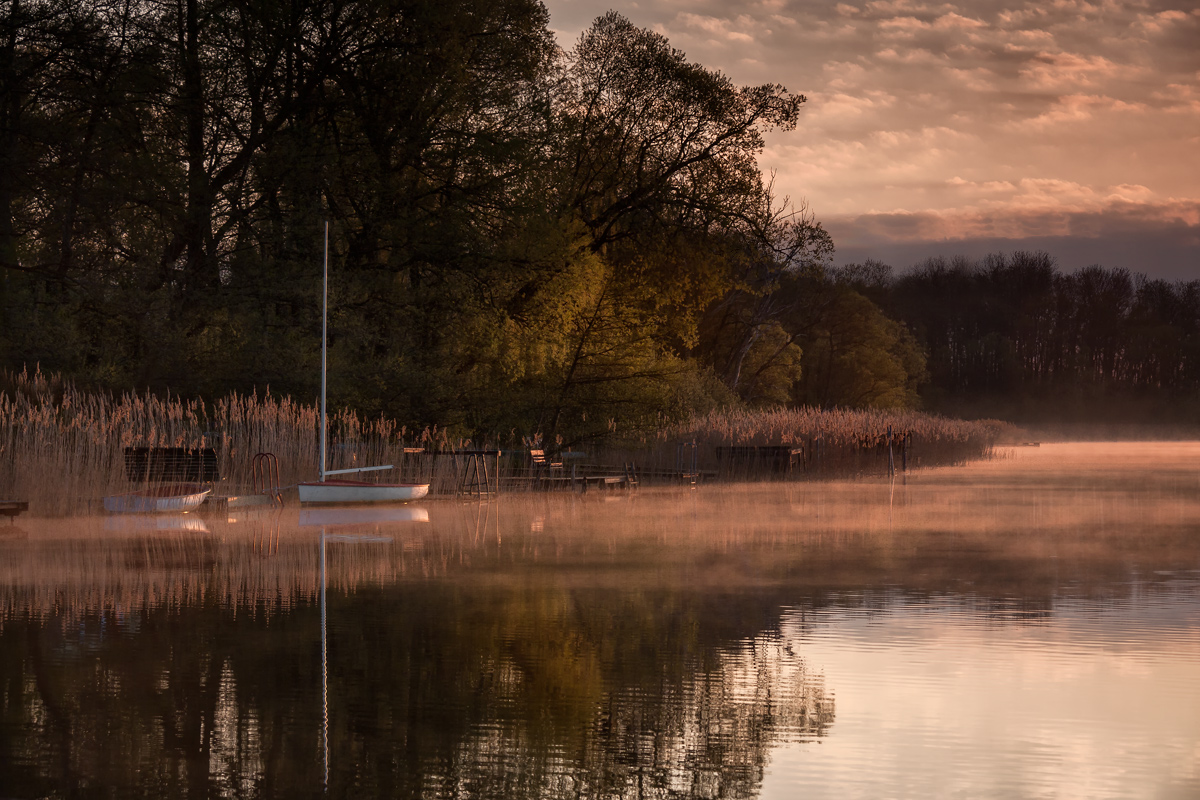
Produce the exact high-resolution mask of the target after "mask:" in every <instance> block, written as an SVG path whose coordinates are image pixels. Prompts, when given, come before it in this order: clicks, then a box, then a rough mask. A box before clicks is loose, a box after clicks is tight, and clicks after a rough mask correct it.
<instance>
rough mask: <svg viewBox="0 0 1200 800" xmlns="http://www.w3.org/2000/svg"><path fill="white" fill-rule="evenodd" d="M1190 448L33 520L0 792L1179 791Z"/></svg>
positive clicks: (1199, 697)
mask: <svg viewBox="0 0 1200 800" xmlns="http://www.w3.org/2000/svg"><path fill="white" fill-rule="evenodd" d="M1198 468H1200V444H1196V443H1147V444H1138V443H1133V444H1102V443H1097V444H1091V443H1089V444H1072V445H1065V444H1064V445H1058V444H1056V445H1043V446H1041V447H1017V448H1008V449H1003V450H1001V451H1000V452H999V453H998V455H997V457H996V458H995V459H993V460H990V461H987V462H979V463H975V464H971V465H967V466H964V467H956V468H944V469H931V470H920V471H914V472H910V473H908V474H907V475H901V476H898V477H897V479H896V480H895V481H890V480H883V479H868V480H861V481H843V482H833V483H771V484H747V485H732V486H730V485H722V486H701V487H700V488H699V489H697V490H694V491H689V490H684V489H680V490H655V491H648V490H642V491H641V492H639V493H636V494H624V493H613V494H607V495H605V494H597V493H592V494H588V495H586V496H576V495H522V496H502V497H501V498H499V500H496V501H493V502H491V503H483V504H478V503H455V502H431V503H427V504H423V505H420V506H415V505H414V506H407V507H404V508H403V509H395V508H393V509H391V510H388V511H386V512H382V513H381V516H384V517H387V519H385V520H382V521H373V515H372V514H371V513H368V512H367V511H365V510H355V511H354V512H353V513H350V514H345V515H343V516H342V517H341V518H340V519H339V518H338V512H335V511H332V510H330V511H328V512H324V511H322V512H321V513H319V514H315V513H313V512H311V511H308V510H304V511H297V510H295V509H287V510H284V511H283V512H282V513H278V512H271V511H259V512H257V513H252V514H230V515H227V516H219V517H213V516H193V515H188V516H183V517H160V518H133V517H130V518H121V517H106V518H87V519H68V520H36V519H35V520H29V519H24V518H22V519H19V520H18V522H17V524H15V525H12V526H7V525H0V686H2V687H3V695H2V697H3V705H2V707H0V710H2V712H3V713H2V716H0V796H4V797H44V796H65V795H68V794H77V793H81V792H97V793H100V794H103V795H105V796H117V797H140V796H193V797H200V796H204V797H209V796H243V797H294V796H323V795H328V796H336V797H359V796H361V797H370V796H396V797H415V796H421V797H468V796H469V797H522V796H526V797H616V796H620V797H665V796H677V797H697V798H701V797H704V798H707V797H795V796H804V797H881V796H891V797H929V796H955V795H957V796H967V797H997V798H1001V797H1004V798H1007V797H1014V798H1016V797H1033V796H1053V797H1089V798H1092V797H1133V796H1153V797H1193V796H1197V794H1200V469H1198ZM322 539H323V540H324V542H323V544H322ZM322 560H323V563H324V582H322ZM322 590H324V591H322ZM323 620H324V634H325V636H324V640H323V639H322V624H323V622H322V621H323Z"/></svg>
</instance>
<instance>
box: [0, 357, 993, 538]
mask: <svg viewBox="0 0 1200 800" xmlns="http://www.w3.org/2000/svg"><path fill="white" fill-rule="evenodd" d="M1003 426H1004V423H996V422H965V421H962V420H953V419H947V418H945V417H940V416H936V415H930V414H921V413H917V412H911V411H851V410H825V411H822V410H817V409H812V408H799V409H785V408H780V409H775V410H767V411H720V412H712V413H709V414H705V415H701V416H697V417H694V418H692V419H690V420H688V421H686V422H684V423H674V424H664V425H663V427H662V428H661V429H660V430H659V431H657V433H656V434H654V435H651V436H647V437H644V438H642V439H640V440H638V441H635V442H625V443H621V444H607V445H597V446H595V447H592V448H590V450H591V452H590V453H589V456H590V457H589V458H588V459H587V463H588V464H589V465H590V466H589V467H585V468H584V469H585V471H589V470H590V471H595V470H605V469H611V467H618V468H619V467H620V465H622V463H623V462H625V463H627V462H631V461H632V462H635V463H636V464H637V465H638V467H639V468H640V469H641V471H642V474H643V476H644V477H646V478H648V479H650V480H653V479H654V478H656V477H657V478H659V479H667V478H670V477H672V475H673V474H674V473H675V472H676V471H677V469H678V467H679V461H678V455H679V445H680V443H688V444H689V446H690V445H691V444H692V443H694V445H695V452H696V456H697V462H698V464H697V466H698V467H699V469H700V470H701V471H702V472H704V473H707V474H708V475H709V476H716V477H724V478H733V479H738V478H743V477H751V473H754V472H758V473H762V472H771V468H770V466H769V465H768V464H767V462H765V461H764V462H762V463H759V464H758V465H757V469H756V465H755V464H754V463H753V462H745V461H743V462H742V463H741V464H740V465H739V466H738V467H737V468H735V469H730V463H729V460H728V459H726V461H725V462H724V463H722V460H721V459H720V458H719V457H718V453H719V451H718V448H722V447H738V446H765V445H774V446H789V447H792V448H794V449H796V450H798V451H799V453H798V455H797V456H796V457H794V461H795V462H796V468H795V469H793V470H790V471H788V472H787V474H788V475H790V476H793V477H796V476H799V475H812V476H829V477H836V476H843V475H854V474H863V473H881V472H885V471H886V470H887V468H888V459H887V451H888V444H889V442H890V444H891V445H892V448H893V458H894V461H895V463H896V466H897V468H899V467H900V466H901V461H902V459H903V458H904V457H905V456H907V457H908V464H909V466H931V465H937V464H953V463H961V462H963V461H967V460H970V459H975V458H984V457H987V456H988V455H989V454H990V452H991V448H992V446H993V444H994V443H995V441H996V438H997V436H998V435H1000V434H1001V433H1003ZM328 428H329V436H328V456H327V468H328V469H344V468H350V467H359V466H373V465H382V464H393V465H395V466H396V468H397V471H398V472H393V473H388V474H386V479H387V480H410V481H420V482H423V483H425V482H428V483H431V484H432V489H433V491H434V492H435V493H439V492H443V493H444V492H453V491H454V489H455V485H456V482H455V474H456V473H455V471H456V469H457V468H458V464H457V462H456V461H454V460H452V459H448V458H436V457H433V456H430V455H423V454H415V453H411V452H410V453H406V452H405V448H406V447H407V448H424V449H428V450H435V451H441V452H446V451H452V450H454V449H456V448H462V447H465V446H469V445H471V444H472V443H469V442H467V441H465V440H452V439H451V438H450V437H449V436H448V435H447V434H446V432H445V431H439V430H436V429H432V430H431V429H426V430H423V431H420V432H410V431H408V430H407V429H405V428H403V427H401V426H399V425H398V424H397V423H396V422H395V421H393V420H390V419H387V418H384V417H380V418H375V419H364V418H361V417H360V416H358V415H357V414H355V413H354V412H353V411H349V410H345V409H343V410H338V411H335V412H333V413H332V414H331V416H330V420H329V425H328ZM318 430H319V415H318V410H317V408H316V406H315V405H305V404H303V403H299V402H297V401H295V400H293V399H292V398H290V397H278V396H275V395H270V394H249V395H239V394H231V395H229V396H227V397H224V398H222V399H220V400H217V401H216V402H213V403H210V404H206V403H204V402H203V401H200V400H183V399H180V398H173V397H166V398H163V397H157V396H155V395H151V394H148V393H147V394H144V395H143V394H136V393H127V394H122V395H111V394H104V393H96V392H86V391H82V390H80V389H78V388H76V387H75V386H74V385H72V384H70V383H69V382H64V381H62V380H61V379H58V378H55V377H48V376H45V375H42V374H41V373H40V372H35V373H33V374H30V373H28V372H22V373H0V500H7V499H15V500H27V501H29V503H30V510H31V512H32V513H34V514H37V515H40V516H61V515H67V514H78V513H87V512H89V511H95V510H99V509H100V507H101V505H100V500H101V498H103V497H104V496H106V495H110V494H116V493H119V492H122V491H128V490H130V489H132V488H137V486H136V484H133V483H131V482H130V481H129V480H127V479H126V476H125V469H124V450H125V448H127V447H186V448H207V447H211V448H213V449H214V450H215V451H216V453H217V460H218V469H219V472H220V475H221V481H220V482H219V483H218V485H217V487H216V488H217V493H218V494H221V493H227V494H240V493H245V492H247V491H248V490H249V488H250V484H251V461H252V459H253V457H254V455H255V454H256V453H260V452H269V453H274V454H275V455H276V456H277V457H278V458H279V464H280V483H281V485H283V486H285V487H287V486H291V485H294V484H295V483H297V482H299V481H303V480H313V479H315V478H316V475H317V460H318ZM889 430H890V431H891V438H890V439H889V434H888V431H889ZM511 438H512V440H513V441H511V442H504V443H499V444H496V443H493V444H491V445H490V446H491V447H501V448H502V449H504V450H505V451H506V452H509V453H512V457H511V458H509V459H507V460H505V461H504V462H502V463H503V467H504V471H505V472H507V473H508V475H507V476H505V477H511V476H513V475H520V474H521V473H523V472H524V473H527V472H528V461H527V456H525V455H524V451H525V450H526V449H527V447H528V446H529V445H528V443H529V442H530V441H535V440H536V437H533V438H529V437H521V438H520V439H519V441H518V439H517V434H516V433H515V432H514V433H513V434H512V435H511ZM474 446H477V447H486V446H489V445H488V443H474ZM514 451H515V452H514ZM577 463H578V462H577ZM605 464H608V465H611V466H610V467H607V468H606V467H605V466H604V465H605ZM618 471H619V469H618ZM380 477H381V478H384V476H380ZM508 485H521V483H520V481H519V480H518V481H516V482H513V481H509V482H508ZM526 485H528V484H526Z"/></svg>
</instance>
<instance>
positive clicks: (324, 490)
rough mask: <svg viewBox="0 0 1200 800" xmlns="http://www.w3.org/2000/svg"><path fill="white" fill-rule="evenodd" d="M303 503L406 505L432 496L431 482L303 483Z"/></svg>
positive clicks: (300, 488)
mask: <svg viewBox="0 0 1200 800" xmlns="http://www.w3.org/2000/svg"><path fill="white" fill-rule="evenodd" d="M296 488H297V489H299V490H300V502H301V503H403V502H406V501H408V500H420V499H421V498H422V497H424V496H425V495H427V494H429V484H427V483H367V482H366V481H319V482H313V483H301V484H299V485H297V487H296Z"/></svg>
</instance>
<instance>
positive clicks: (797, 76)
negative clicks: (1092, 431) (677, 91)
mask: <svg viewBox="0 0 1200 800" xmlns="http://www.w3.org/2000/svg"><path fill="white" fill-rule="evenodd" d="M546 3H547V6H548V7H549V9H550V14H551V27H552V28H554V30H555V31H556V33H557V34H558V36H559V40H560V42H562V44H563V45H564V46H565V47H569V46H570V45H571V44H573V43H574V41H575V40H576V39H577V38H578V36H579V34H580V32H581V31H582V30H583V29H584V28H585V27H586V26H587V25H589V24H590V23H591V21H592V20H593V19H594V18H595V17H596V16H598V15H599V14H602V13H604V12H605V11H607V10H609V9H610V8H612V9H614V10H616V11H618V12H620V13H622V14H623V15H625V16H626V17H628V18H629V19H630V20H631V21H633V22H634V23H635V24H637V25H639V26H641V27H644V28H650V29H652V30H655V31H658V32H659V33H662V34H663V35H665V36H666V37H667V38H668V39H669V40H670V41H671V44H672V45H674V46H675V47H676V48H678V49H680V50H683V51H684V52H685V53H686V54H687V56H688V58H689V59H691V60H693V61H697V62H700V63H701V64H704V65H705V66H707V67H710V68H714V69H719V70H721V71H722V72H724V73H726V74H727V75H729V76H730V77H731V78H732V79H733V80H734V81H736V82H738V83H741V84H757V83H781V84H783V85H785V86H787V88H788V89H790V90H792V91H794V92H798V93H800V94H803V95H805V96H806V97H807V98H808V102H807V104H806V105H805V110H804V112H803V114H802V119H801V123H800V126H799V128H798V129H797V130H796V131H794V132H790V133H786V134H783V133H775V134H772V135H770V136H769V137H768V146H767V149H766V151H765V152H764V153H763V155H762V158H761V159H760V165H761V166H762V168H763V169H764V170H767V171H772V170H773V171H774V172H775V174H776V182H775V185H776V188H777V190H778V192H779V193H780V194H785V195H788V196H790V197H791V198H792V199H793V200H801V199H803V200H806V201H807V202H808V203H809V205H810V206H811V208H812V209H813V211H814V212H815V213H816V215H817V217H818V219H820V220H821V221H822V222H823V223H824V224H825V226H826V228H828V229H829V231H830V232H831V233H832V234H833V236H834V240H835V242H836V244H837V247H838V256H837V261H838V262H839V263H846V262H850V261H861V260H862V259H864V258H877V259H880V260H883V261H885V262H887V263H890V264H892V265H893V266H896V267H905V266H908V265H910V264H912V263H914V262H916V261H918V260H921V259H923V258H925V257H927V256H929V255H933V254H945V255H953V254H959V253H961V254H965V255H972V256H977V255H982V254H984V253H988V252H995V251H999V250H1003V251H1011V250H1015V249H1040V250H1046V251H1047V252H1050V253H1051V254H1053V255H1054V256H1056V257H1057V258H1058V261H1059V264H1060V266H1062V267H1063V268H1064V269H1066V270H1068V271H1070V270H1074V269H1077V268H1079V267H1082V266H1087V265H1088V264H1093V263H1099V264H1102V265H1104V266H1108V267H1126V268H1128V269H1130V270H1132V271H1135V272H1146V273H1148V274H1151V275H1153V276H1157V277H1167V278H1173V279H1191V278H1200V0H1144V1H1143V2H1135V1H1133V0H1128V1H1127V0H1112V1H1110V0H1095V2H1087V1H1086V0H1037V2H1027V3H1022V2H1019V1H1018V2H999V0H961V1H960V2H947V3H941V2H936V0H933V1H931V2H923V0H870V1H864V0H847V1H846V2H814V1H813V0H728V1H727V2H722V1H721V0H638V2H630V1H628V0H610V1H609V2H606V1H605V0H546Z"/></svg>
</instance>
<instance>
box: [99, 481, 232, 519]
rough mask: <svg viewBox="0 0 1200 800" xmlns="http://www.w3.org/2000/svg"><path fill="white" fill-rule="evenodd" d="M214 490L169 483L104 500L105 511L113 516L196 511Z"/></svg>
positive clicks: (187, 484)
mask: <svg viewBox="0 0 1200 800" xmlns="http://www.w3.org/2000/svg"><path fill="white" fill-rule="evenodd" d="M211 491H212V489H206V488H204V487H203V486H201V485H200V484H198V483H169V484H165V485H163V486H153V487H151V488H149V489H142V490H140V491H136V492H126V493H125V494H115V495H111V496H109V497H106V498H104V510H105V511H108V512H109V513H112V514H166V513H179V512H184V511H194V510H196V509H197V508H198V507H199V506H200V504H201V503H203V502H204V498H205V497H208V493H209V492H211Z"/></svg>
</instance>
